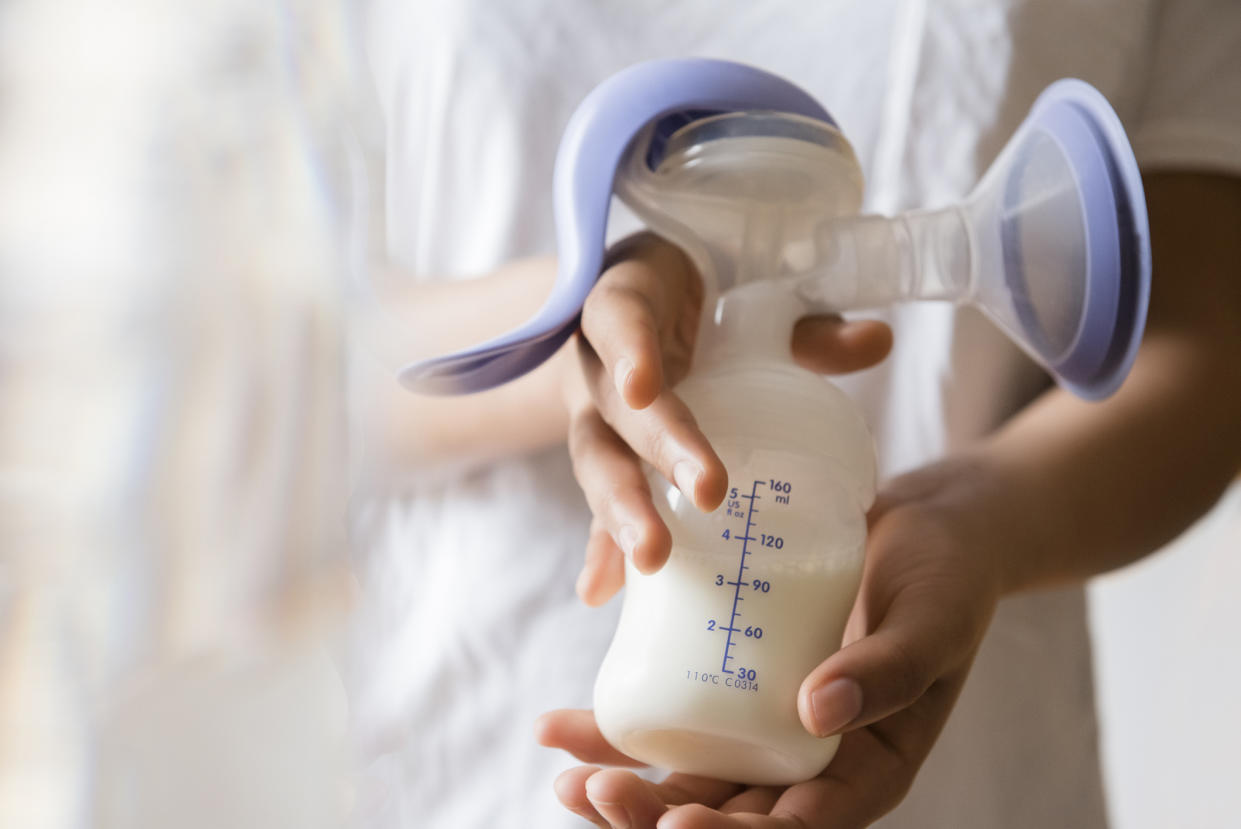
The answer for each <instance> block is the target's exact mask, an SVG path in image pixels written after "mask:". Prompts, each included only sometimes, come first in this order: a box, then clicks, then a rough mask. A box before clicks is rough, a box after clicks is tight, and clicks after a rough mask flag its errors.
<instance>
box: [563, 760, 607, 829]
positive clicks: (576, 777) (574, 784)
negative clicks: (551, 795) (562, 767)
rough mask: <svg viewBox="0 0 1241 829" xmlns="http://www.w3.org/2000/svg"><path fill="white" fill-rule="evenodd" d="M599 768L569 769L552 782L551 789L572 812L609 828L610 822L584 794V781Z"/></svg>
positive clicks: (597, 824)
mask: <svg viewBox="0 0 1241 829" xmlns="http://www.w3.org/2000/svg"><path fill="white" fill-rule="evenodd" d="M600 770H601V769H600V768H599V767H598V766H578V767H577V768H572V769H569V770H568V771H566V772H564V773H563V774H561V775H560V776H559V777H557V778H556V780H555V782H554V783H552V791H554V792H555V793H556V799H557V800H559V801H560V803H561V804H562V805H563V806H564V807H565V808H566V809H568V810H569V811H570V812H572V813H573V814H575V815H580V816H581V817H584V818H586V819H587V820H589V821H590V822H591V823H593V824H594V825H595V826H598V827H601V829H611V826H612V824H611V823H610V822H608V821H607V820H606V819H605V818H604V817H603V815H601V814H599V812H598V810H596V809H595V806H594V804H593V803H591V802H590V798H589V797H587V796H586V781H587V780H589V779H590V776H591V775H592V774H595V773H596V772H598V771H600Z"/></svg>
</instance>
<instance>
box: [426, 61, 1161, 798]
mask: <svg viewBox="0 0 1241 829" xmlns="http://www.w3.org/2000/svg"><path fill="white" fill-rule="evenodd" d="M613 190H614V191H615V193H616V194H617V195H619V196H620V198H621V199H622V200H623V201H624V202H625V203H626V204H627V205H629V206H630V207H631V208H632V209H633V210H634V212H635V213H636V214H637V215H638V216H639V217H641V218H642V219H643V220H644V221H645V222H646V223H647V224H648V225H649V226H650V227H651V228H652V229H653V230H655V231H656V232H658V233H659V234H660V235H662V236H664V237H666V238H668V239H669V240H671V241H672V242H674V243H675V244H677V245H679V246H680V247H681V248H682V249H683V250H685V251H686V253H687V254H688V255H689V256H690V257H691V258H692V260H693V261H694V263H695V265H696V266H697V267H698V269H699V271H700V272H701V273H702V275H703V278H704V281H705V283H706V285H707V288H708V296H709V301H708V303H707V306H706V310H705V313H704V318H703V322H702V328H701V329H700V332H699V338H698V346H697V349H696V352H695V354H694V358H693V367H692V370H691V372H690V373H689V375H688V376H687V377H686V379H685V380H684V381H682V383H681V384H680V385H678V387H677V394H678V395H680V396H681V398H682V399H683V400H684V401H685V402H686V403H687V404H688V405H689V407H690V409H691V411H693V412H694V414H695V416H696V417H697V418H698V422H699V426H700V427H701V428H702V430H703V432H704V434H705V435H706V436H707V437H708V438H709V439H710V441H711V443H712V445H713V446H714V447H715V449H716V451H717V452H718V453H719V455H720V457H721V459H722V460H723V461H724V465H725V468H726V469H727V471H728V474H729V490H728V493H727V497H726V499H725V501H724V503H723V505H721V506H720V507H719V508H718V509H717V510H715V511H714V512H712V513H710V514H703V513H701V512H699V511H698V510H697V509H696V508H695V507H694V506H693V505H692V504H691V503H690V501H689V499H688V498H685V497H684V496H682V494H681V493H680V492H679V490H677V488H676V487H675V486H673V485H672V484H670V483H669V482H667V481H665V480H663V478H662V477H661V476H659V475H658V473H656V472H654V471H650V472H649V477H650V481H651V484H652V492H653V495H654V498H655V502H656V506H657V508H658V509H659V510H660V513H661V515H662V517H663V518H664V520H665V521H666V522H667V523H668V526H669V529H670V530H671V532H672V537H673V552H672V555H671V557H670V559H669V561H668V563H667V564H666V565H665V566H664V567H663V568H662V569H661V570H660V571H658V572H657V573H654V574H651V575H643V574H641V573H639V572H638V571H637V570H636V569H635V568H634V567H633V566H632V564H631V563H627V565H626V588H625V598H624V604H623V607H622V611H621V618H620V622H619V624H618V626H617V631H616V635H615V638H614V639H613V642H612V646H611V648H610V649H609V651H608V654H607V656H606V657H605V659H604V662H603V665H602V667H601V669H600V672H599V675H598V679H597V681H596V686H595V715H596V719H597V721H598V724H599V727H600V729H601V731H602V732H603V734H604V736H605V737H606V738H607V739H608V740H609V742H611V743H612V744H613V745H615V746H616V747H617V748H618V749H620V750H621V751H623V752H625V753H626V754H629V755H630V756H633V757H635V758H637V759H639V760H643V761H645V762H648V763H651V764H654V765H658V766H663V767H667V768H671V769H675V770H677V771H682V772H689V773H693V774H700V775H706V776H710V777H717V778H721V779H725V780H732V781H736V782H743V783H752V784H789V783H793V782H797V781H800V780H805V779H808V778H810V777H812V776H814V775H816V774H818V773H819V772H820V771H821V770H822V769H823V768H824V767H825V766H826V765H827V764H828V763H829V762H830V761H831V758H832V756H833V755H834V754H835V752H836V748H837V745H838V743H839V739H840V738H839V737H829V738H817V737H814V736H812V735H810V734H809V733H807V732H806V731H805V729H804V728H803V727H802V725H801V723H800V720H799V719H798V715H797V708H796V698H797V691H798V687H799V686H800V684H801V682H802V680H803V679H804V678H805V676H806V675H807V674H808V673H809V672H810V671H811V669H813V668H814V667H815V666H816V665H817V664H818V663H819V662H821V661H822V660H823V659H825V658H826V657H827V656H829V655H830V654H831V653H832V652H834V651H835V650H837V649H838V648H839V647H840V644H841V636H842V634H843V630H844V625H845V621H846V618H847V616H848V613H849V610H850V608H851V605H852V603H853V600H854V597H855V594H856V591H857V588H858V583H859V581H860V578H861V570H862V562H863V552H864V547H865V541H866V520H865V515H866V511H867V509H869V507H870V505H871V503H872V501H873V499H874V496H875V477H876V467H875V453H874V447H873V442H872V439H871V437H870V435H869V432H868V430H867V427H866V424H865V422H864V420H863V418H862V416H861V413H860V412H859V411H858V409H857V407H856V406H855V405H854V404H853V403H852V401H851V400H850V399H849V398H848V397H847V396H846V395H845V394H844V393H843V392H841V391H840V390H838V389H837V388H836V387H834V386H833V385H832V384H830V383H829V382H827V381H826V380H824V379H823V378H821V377H819V376H817V375H814V374H811V373H810V372H807V371H805V370H804V369H801V368H800V367H798V366H797V365H796V364H795V363H794V362H793V360H792V357H791V355H790V349H789V345H790V340H791V333H792V328H793V324H794V323H795V322H796V320H797V319H798V318H800V317H801V316H804V315H806V314H808V313H822V312H841V311H849V310H854V309H866V308H871V309H873V308H880V307H884V306H888V305H891V304H894V303H898V302H913V301H931V300H934V301H946V302H953V303H956V304H958V305H970V306H974V307H977V308H980V309H981V310H982V311H983V312H984V313H985V314H986V315H987V316H989V317H990V318H991V319H992V320H993V321H994V322H995V323H996V324H997V325H998V326H999V327H1000V328H1001V329H1002V330H1003V331H1004V332H1005V333H1006V334H1007V335H1008V336H1009V337H1010V338H1011V339H1012V340H1013V341H1014V342H1016V343H1017V344H1018V345H1019V346H1021V347H1022V348H1023V349H1024V350H1025V351H1026V352H1027V353H1028V354H1029V355H1030V356H1031V357H1033V358H1034V359H1035V360H1036V361H1038V362H1039V363H1040V364H1041V365H1043V366H1044V367H1045V368H1046V369H1047V370H1048V371H1049V372H1050V373H1051V374H1052V375H1053V376H1054V377H1055V378H1056V380H1057V381H1058V382H1059V383H1060V384H1061V385H1062V386H1064V387H1065V388H1067V389H1069V390H1070V391H1072V392H1073V393H1075V394H1077V395H1078V396H1080V397H1083V398H1086V399H1098V398H1102V397H1105V396H1107V395H1109V394H1111V393H1112V392H1113V391H1114V390H1115V389H1116V388H1117V387H1118V386H1119V384H1120V383H1121V381H1122V380H1123V379H1124V377H1125V376H1126V374H1127V373H1128V370H1129V367H1130V365H1131V364H1132V362H1133V359H1134V357H1135V355H1136V351H1137V346H1138V342H1139V340H1140V339H1141V334H1142V330H1143V327H1144V325H1145V317H1146V307H1147V299H1148V295H1149V284H1150V251H1149V242H1148V231H1147V220H1146V209H1145V199H1144V196H1143V192H1142V185H1141V179H1140V177H1139V174H1138V171H1137V165H1136V163H1135V161H1134V159H1133V154H1132V151H1131V150H1130V148H1129V145H1128V142H1127V140H1126V138H1125V134H1124V131H1123V129H1122V127H1121V125H1120V122H1119V120H1118V119H1117V117H1116V115H1115V114H1114V113H1113V112H1112V110H1111V108H1110V107H1109V106H1108V104H1107V102H1106V101H1105V100H1104V99H1103V97H1102V96H1101V95H1100V94H1099V93H1098V92H1097V91H1095V90H1094V89H1093V88H1091V87H1090V86H1088V85H1087V84H1085V83H1083V82H1081V81H1074V80H1066V81H1059V82H1057V83H1055V84H1053V85H1052V86H1051V87H1049V88H1048V89H1047V90H1046V91H1045V92H1044V93H1043V94H1042V95H1041V96H1040V97H1039V99H1038V100H1037V101H1036V102H1035V104H1034V106H1033V108H1032V110H1031V112H1030V114H1029V115H1028V116H1027V118H1026V120H1025V122H1024V123H1023V124H1022V125H1021V127H1020V128H1019V129H1018V130H1017V132H1016V133H1015V135H1014V136H1013V137H1012V139H1011V140H1010V141H1009V143H1008V145H1007V146H1006V147H1005V149H1004V150H1003V151H1002V152H1001V154H1000V156H999V157H998V159H997V160H996V161H995V163H994V164H993V165H992V167H991V169H990V170H989V171H988V172H987V174H986V175H985V176H984V177H983V179H982V180H981V182H980V183H979V184H978V186H977V187H976V188H975V189H974V191H973V193H971V194H970V196H969V197H968V198H967V199H966V200H965V201H964V202H963V203H961V204H959V205H953V206H950V207H946V208H942V209H937V210H918V211H913V212H910V213H905V214H903V215H900V216H896V217H893V218H887V217H881V216H858V215H857V213H858V210H859V208H860V205H861V200H862V199H861V197H862V177H861V172H860V168H859V166H858V163H857V160H856V158H855V156H854V154H853V150H852V148H851V147H850V145H849V144H848V142H847V141H846V140H845V138H844V136H843V135H842V134H841V132H840V131H839V129H838V128H837V126H836V124H835V122H834V121H833V120H832V118H831V117H830V116H829V115H828V114H827V112H825V111H824V110H823V109H822V108H821V107H820V106H819V105H818V104H817V103H816V102H815V101H814V100H813V99H812V98H810V96H808V95H807V94H806V93H804V92H803V91H802V90H800V89H798V88H797V87H795V86H793V85H792V84H789V83H787V82H786V81H783V80H782V79H780V78H777V77H775V76H773V75H770V74H768V73H765V72H762V71H759V70H756V69H753V68H750V67H746V66H741V65H738V64H733V63H728V62H724V61H715V60H702V59H689V60H666V61H654V62H650V63H645V64H639V65H638V66H635V67H631V68H630V69H627V70H625V71H623V72H621V73H619V74H618V75H616V76H614V77H612V78H611V79H609V80H608V81H606V82H605V83H604V84H602V85H601V86H599V87H598V88H597V89H596V90H595V91H594V92H592V93H591V94H590V95H589V96H588V97H587V98H586V99H585V101H584V102H583V103H582V105H581V106H580V107H579V109H578V110H577V112H576V113H575V115H574V116H573V118H572V119H571V121H570V123H569V125H568V127H567V129H566V131H565V135H564V138H563V139H562V142H561V149H560V153H559V156H558V158H557V166H556V177H555V191H554V196H555V207H556V219H557V233H558V247H559V253H560V274H559V278H558V280H557V283H556V286H555V289H554V290H553V293H552V296H551V297H550V298H549V299H548V301H547V303H546V304H545V305H544V307H543V308H542V310H541V311H540V312H539V313H538V315H536V317H535V318H534V319H532V320H530V321H529V322H528V323H527V324H526V325H524V326H522V327H521V328H519V329H517V330H516V331H513V332H510V333H509V334H507V335H505V336H503V337H500V338H498V339H496V340H493V341H491V342H489V343H484V344H483V345H480V346H477V347H475V348H472V349H469V350H467V351H464V352H459V353H457V354H454V355H449V356H447V357H442V358H439V359H436V360H433V361H429V362H425V363H420V364H415V365H413V366H410V367H409V368H407V369H406V370H405V371H404V372H403V376H402V379H403V380H404V382H406V384H407V385H409V386H410V387H412V388H414V389H415V390H420V391H424V392H431V393H463V392H469V391H476V390H481V389H484V388H489V387H491V386H494V385H498V384H499V383H502V382H505V381H507V380H509V379H511V378H513V377H515V376H517V375H519V374H522V373H524V372H526V371H529V370H530V369H531V368H533V367H535V366H536V365H538V364H539V363H541V362H542V361H543V360H545V359H546V358H547V357H549V356H550V355H551V354H552V353H554V352H555V351H556V350H557V348H559V346H560V345H561V344H562V343H563V342H564V341H565V339H567V338H568V336H569V335H571V334H572V332H573V331H574V330H575V328H576V325H577V319H578V314H579V313H580V310H581V307H582V303H583V302H584V300H585V297H586V294H587V293H588V292H589V290H590V287H591V286H592V285H593V283H594V281H595V280H596V279H597V277H598V274H599V270H600V268H601V265H602V262H603V238H604V230H605V225H606V217H607V211H608V205H609V201H610V198H611V196H612V193H613Z"/></svg>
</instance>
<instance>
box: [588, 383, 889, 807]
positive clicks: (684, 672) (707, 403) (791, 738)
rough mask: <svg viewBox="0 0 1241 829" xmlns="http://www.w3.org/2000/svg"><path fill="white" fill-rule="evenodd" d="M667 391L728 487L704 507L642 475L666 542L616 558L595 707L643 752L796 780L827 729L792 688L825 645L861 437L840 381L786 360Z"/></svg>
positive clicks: (848, 570)
mask: <svg viewBox="0 0 1241 829" xmlns="http://www.w3.org/2000/svg"><path fill="white" fill-rule="evenodd" d="M678 391H679V392H680V393H681V395H682V396H683V397H684V398H685V399H686V400H687V402H689V403H690V405H691V408H693V410H694V411H696V412H698V413H699V422H700V425H701V426H702V427H703V430H704V432H706V434H707V436H708V437H709V438H710V439H711V440H712V444H713V445H714V446H715V447H716V450H717V451H718V452H719V453H720V456H721V458H722V459H723V460H724V463H725V466H726V468H727V469H728V472H729V492H728V497H727V498H726V499H725V501H724V503H723V504H722V505H721V506H720V508H719V509H717V510H715V511H714V512H712V513H710V514H707V515H704V514H702V513H700V512H699V511H698V510H697V509H695V508H694V507H693V505H692V504H690V503H689V502H688V499H686V498H684V497H683V496H682V495H681V494H680V493H679V491H678V490H676V489H675V488H674V487H672V486H670V485H669V484H667V482H665V481H664V480H663V479H662V477H660V476H659V475H658V474H657V473H652V474H651V475H650V479H651V483H652V490H653V491H654V492H655V493H656V504H657V506H658V508H659V509H660V513H661V515H662V516H663V518H664V520H665V521H666V522H667V523H668V525H669V529H670V530H671V532H672V537H673V539H674V542H673V551H672V555H671V558H670V559H669V561H668V563H667V564H666V565H665V566H664V567H663V568H662V569H661V570H659V571H658V572H656V573H654V574H652V575H643V574H641V573H639V572H638V571H637V570H636V569H635V568H634V567H633V566H632V564H627V566H626V588H625V590H626V594H625V599H624V606H623V609H622V612H621V618H620V622H619V623H618V626H617V631H616V636H615V638H614V640H613V642H612V646H611V648H610V649H609V651H608V653H607V656H606V658H605V659H604V662H603V666H602V667H601V669H600V671H599V675H598V679H597V681H596V685H595V714H596V718H597V720H598V722H599V727H600V729H601V730H602V732H603V734H604V736H605V737H606V738H607V739H608V741H609V742H611V743H612V744H613V745H615V746H616V747H617V748H619V749H620V750H621V751H623V752H625V753H626V754H628V755H630V756H632V757H635V758H637V759H639V760H642V761H645V762H647V763H651V764H653V765H657V766H662V767H666V768H671V769H675V770H677V771H682V772H689V773H693V774H701V775H707V776H710V777H717V778H721V779H725V780H733V781H737V782H744V783H753V784H788V783H792V782H796V781H800V780H805V779H808V778H810V777H813V776H814V775H816V774H818V773H819V772H820V771H821V770H822V769H823V768H824V767H825V766H826V765H827V763H828V762H829V761H830V760H831V758H832V756H833V755H834V754H835V751H836V747H837V745H838V743H839V737H830V738H826V739H821V738H817V737H814V736H812V735H811V734H809V733H808V732H807V731H806V730H805V728H804V727H803V726H802V724H801V721H800V720H799V718H798V715H797V690H798V688H799V686H800V685H801V682H802V680H803V679H805V677H806V675H807V674H808V673H809V672H810V671H811V670H812V669H813V668H814V667H815V666H816V665H818V664H819V663H820V662H821V661H822V660H823V659H825V658H827V657H828V656H829V655H831V654H832V653H833V652H834V651H836V650H837V649H839V647H840V643H841V635H842V633H843V631H844V626H845V622H846V620H847V618H848V615H849V611H850V609H851V607H852V604H853V600H854V597H855V595H856V593H857V588H858V583H859V581H860V578H861V571H862V562H863V549H864V545H865V538H866V524H865V509H866V508H867V507H868V506H869V504H870V502H871V500H872V499H873V492H874V461H873V444H872V443H871V440H870V437H869V435H868V433H867V432H866V429H865V426H864V425H863V424H862V421H861V418H860V417H859V416H858V414H857V412H856V411H855V410H854V408H853V405H852V403H850V402H849V401H848V399H847V398H846V397H845V396H844V395H843V394H842V393H840V392H839V391H838V390H836V389H835V388H834V387H832V386H830V385H829V384H827V383H826V382H825V381H823V380H821V379H820V378H818V377H816V376H814V375H810V374H808V373H806V372H802V371H801V370H799V369H796V368H795V367H791V366H790V367H788V368H787V369H782V368H773V367H772V366H771V365H766V364H762V365H760V364H755V365H753V366H748V367H747V366H741V367H730V368H728V369H721V370H720V371H716V372H712V371H707V372H705V373H704V374H702V375H701V376H695V377H694V378H692V379H691V380H689V381H687V383H686V384H685V385H683V386H682V387H680V388H679V389H678ZM743 391H744V393H743Z"/></svg>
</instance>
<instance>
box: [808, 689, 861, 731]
mask: <svg viewBox="0 0 1241 829" xmlns="http://www.w3.org/2000/svg"><path fill="white" fill-rule="evenodd" d="M810 710H811V713H812V714H813V716H814V725H815V733H816V734H818V735H819V736H820V737H830V736H832V735H833V734H836V733H838V732H840V730H841V729H843V728H844V727H845V726H847V725H848V724H849V723H851V722H853V721H854V720H856V719H857V718H858V715H859V714H861V713H862V686H861V685H858V684H857V682H856V681H854V680H852V679H849V678H848V677H841V678H840V679H833V680H832V681H831V682H829V683H827V684H826V685H824V686H823V687H822V688H818V689H816V690H815V691H814V692H813V693H811V694H810Z"/></svg>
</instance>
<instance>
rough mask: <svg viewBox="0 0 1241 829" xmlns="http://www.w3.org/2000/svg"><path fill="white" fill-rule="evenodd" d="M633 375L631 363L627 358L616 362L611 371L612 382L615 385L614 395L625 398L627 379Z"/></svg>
mask: <svg viewBox="0 0 1241 829" xmlns="http://www.w3.org/2000/svg"><path fill="white" fill-rule="evenodd" d="M632 375H633V361H632V360H630V359H629V358H628V357H621V358H620V359H619V360H617V361H616V365H615V366H614V367H613V369H612V380H613V382H615V383H616V393H617V394H619V395H620V396H621V399H622V400H623V399H624V398H625V386H627V385H629V378H630V377H631V376H632Z"/></svg>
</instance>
